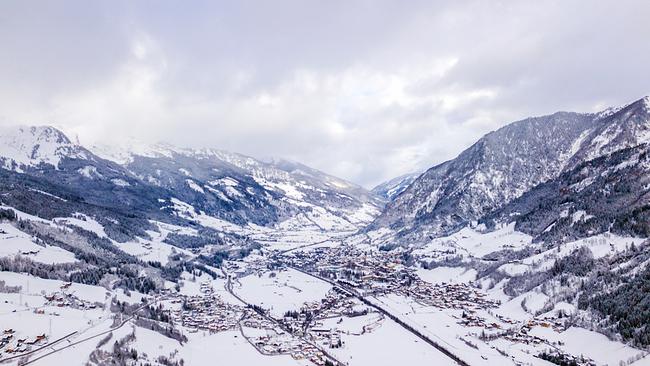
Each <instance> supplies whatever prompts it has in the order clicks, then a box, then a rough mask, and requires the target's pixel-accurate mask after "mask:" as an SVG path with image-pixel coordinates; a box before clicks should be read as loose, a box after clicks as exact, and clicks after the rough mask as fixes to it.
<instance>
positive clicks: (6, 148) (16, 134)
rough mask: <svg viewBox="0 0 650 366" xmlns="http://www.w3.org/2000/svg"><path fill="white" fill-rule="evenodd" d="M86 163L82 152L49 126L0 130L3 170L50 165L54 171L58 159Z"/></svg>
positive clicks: (0, 152) (4, 128) (18, 169)
mask: <svg viewBox="0 0 650 366" xmlns="http://www.w3.org/2000/svg"><path fill="white" fill-rule="evenodd" d="M66 157H70V158H81V159H87V158H88V156H87V155H86V154H85V152H84V149H82V148H81V147H80V146H78V145H76V144H74V143H72V142H71V141H70V139H68V137H67V136H65V135H64V134H63V133H62V132H61V131H59V130H57V129H56V128H53V127H49V126H31V127H28V126H19V127H2V128H0V162H1V163H2V166H3V167H4V168H5V169H11V170H17V171H22V170H24V169H25V168H27V167H37V166H39V165H40V164H49V165H52V166H53V167H55V168H57V167H58V165H59V162H60V161H61V159H63V158H66Z"/></svg>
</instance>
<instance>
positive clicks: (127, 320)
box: [0, 297, 160, 365]
mask: <svg viewBox="0 0 650 366" xmlns="http://www.w3.org/2000/svg"><path fill="white" fill-rule="evenodd" d="M153 300H154V301H153V302H151V303H146V304H143V305H141V306H139V307H138V308H136V310H135V311H134V312H133V315H131V316H130V317H128V318H126V319H124V320H122V322H121V323H120V324H118V325H117V326H115V327H112V328H110V329H108V330H105V331H103V332H99V333H97V334H95V335H92V336H88V337H86V338H83V339H80V340H78V341H75V342H72V343H69V344H67V345H65V346H63V347H61V348H57V349H54V348H53V349H52V351H50V352H48V353H45V354H43V355H40V356H38V357H36V358H33V359H30V360H29V361H27V362H24V363H23V365H29V364H32V363H34V362H36V361H38V360H41V359H43V358H45V357H47V356H50V355H53V354H55V353H57V352H60V351H63V350H64V349H67V348H70V347H73V346H76V345H78V344H80V343H83V342H87V341H89V340H91V339H95V338H97V337H101V336H103V335H106V334H108V333H110V332H112V331H114V330H117V329H120V328H122V327H123V326H124V325H125V324H127V323H128V322H129V321H131V320H132V319H133V318H135V317H136V315H135V314H136V313H137V312H138V311H140V310H142V309H144V308H145V307H146V306H149V305H154V304H156V303H157V302H158V301H159V300H160V298H158V297H155V298H154V299H153ZM78 334H79V332H77V331H75V332H72V333H70V334H68V335H66V336H64V337H61V338H59V339H57V340H56V341H54V342H52V343H48V344H46V345H44V346H42V347H40V348H37V349H35V350H32V351H29V352H26V353H23V354H21V355H17V356H13V357H8V358H5V359H2V360H0V363H6V362H9V361H12V360H14V361H15V360H16V359H22V358H23V357H26V356H31V355H34V354H36V353H38V352H41V351H44V350H46V349H48V348H50V347H52V346H54V345H55V344H56V343H60V342H61V341H63V340H65V339H69V338H71V337H73V336H75V335H78Z"/></svg>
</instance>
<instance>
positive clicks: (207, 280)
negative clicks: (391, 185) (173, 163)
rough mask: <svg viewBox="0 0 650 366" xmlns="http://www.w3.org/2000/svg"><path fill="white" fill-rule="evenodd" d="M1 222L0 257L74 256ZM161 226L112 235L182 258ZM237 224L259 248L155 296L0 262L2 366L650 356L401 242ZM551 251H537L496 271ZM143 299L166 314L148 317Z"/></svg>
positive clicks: (618, 243) (537, 299)
mask: <svg viewBox="0 0 650 366" xmlns="http://www.w3.org/2000/svg"><path fill="white" fill-rule="evenodd" d="M85 223H86V224H88V221H85ZM90 223H91V224H93V225H94V223H92V222H90ZM49 224H50V225H63V223H62V222H58V223H57V222H51V223H49ZM1 225H2V229H3V233H4V234H0V255H18V256H27V257H31V258H32V259H33V260H35V261H39V260H42V261H58V262H60V263H65V262H73V261H74V260H75V259H74V256H71V253H68V252H66V251H65V250H64V249H62V248H59V247H49V246H45V247H43V246H38V245H36V244H34V243H33V241H32V238H30V237H29V235H26V234H25V233H22V232H21V231H20V230H18V229H17V228H15V227H14V226H11V225H9V224H1ZM93 225H91V226H89V227H91V228H92V230H96V231H97V232H98V233H101V227H96V226H93ZM159 228H160V230H159V232H158V233H156V235H152V237H151V239H148V240H139V241H134V242H128V243H123V244H117V245H118V246H119V247H120V248H122V249H123V250H125V251H126V252H128V253H131V254H133V255H136V256H139V257H141V258H145V259H147V260H153V259H157V260H159V261H160V262H162V263H163V264H164V263H165V262H166V260H167V257H168V256H169V255H170V254H171V253H177V252H187V254H188V255H190V254H191V252H189V251H185V250H183V249H179V248H174V247H172V246H170V245H169V244H167V243H164V242H163V237H164V236H165V235H166V233H169V232H177V231H178V230H184V229H182V228H179V227H173V226H170V225H164V224H159ZM232 230H239V229H237V228H232ZM246 230H248V232H247V233H246V234H247V235H250V236H251V237H254V238H255V239H256V240H258V241H259V242H261V243H263V246H262V248H261V249H259V250H256V251H254V252H253V253H251V254H250V255H249V256H247V257H245V258H244V259H242V260H227V261H225V262H224V263H223V265H222V267H221V268H212V270H213V271H214V273H215V274H216V275H215V276H211V275H209V274H208V273H206V272H201V271H198V272H196V271H195V272H193V273H189V272H184V273H182V274H181V278H182V280H181V281H180V283H179V285H180V286H178V287H177V289H175V287H176V286H175V284H174V283H169V284H168V289H167V290H166V291H164V292H163V293H161V294H159V295H156V296H147V295H143V294H139V293H137V292H135V291H130V292H124V291H122V290H107V289H106V288H105V287H100V286H89V285H80V284H77V283H67V282H63V281H58V280H49V279H43V278H38V277H35V276H32V275H28V274H20V273H14V272H6V271H5V272H0V281H2V283H1V288H0V328H1V329H0V332H2V335H1V336H2V337H3V338H0V339H1V340H2V341H1V342H0V350H1V353H0V364H21V365H27V364H33V365H86V364H90V365H95V364H97V365H101V364H105V363H110V361H111V360H115V359H116V357H121V359H123V360H127V361H128V362H127V364H128V363H132V364H145V363H151V364H167V365H174V364H180V362H181V360H182V361H183V362H184V364H185V365H206V364H223V365H242V366H243V365H253V364H255V365H325V364H330V363H333V364H337V363H338V364H341V365H351V366H355V365H357V366H363V365H387V366H388V365H396V364H400V363H403V364H406V365H456V364H462V365H508V364H513V365H550V364H551V363H549V362H548V361H546V360H544V359H542V358H540V355H541V354H542V353H549V354H554V355H561V357H565V358H566V359H567V360H568V359H571V360H574V361H575V362H576V363H577V364H582V365H590V364H594V365H615V364H621V363H623V364H631V365H637V366H642V365H650V357H646V355H647V353H646V352H644V351H642V350H639V349H636V348H632V347H630V346H627V345H625V344H623V343H621V342H618V341H615V340H610V339H608V338H607V337H605V336H604V335H602V334H599V333H597V332H594V331H591V330H588V329H585V328H580V327H579V326H577V325H571V324H569V323H567V322H566V321H565V320H566V314H570V313H575V312H576V311H577V310H576V309H575V307H574V306H573V305H571V304H568V303H557V304H554V305H553V306H550V307H549V302H548V300H549V299H548V296H547V295H546V294H544V293H543V292H542V291H538V290H532V291H530V292H527V293H525V294H523V295H521V296H517V297H514V298H511V297H509V296H507V295H506V294H505V293H504V292H503V284H502V283H491V284H488V283H487V282H486V281H485V280H482V279H479V278H477V275H478V273H477V271H476V270H475V269H472V268H469V267H465V266H462V265H460V266H458V265H455V266H445V265H438V266H435V267H434V268H432V269H424V268H419V269H416V267H417V266H407V265H405V258H404V257H403V252H401V251H391V252H383V251H379V250H377V249H376V246H373V245H368V242H367V238H365V237H362V236H355V235H354V232H353V231H352V230H336V229H333V230H324V229H322V228H318V227H315V226H313V225H312V226H309V225H306V226H304V225H301V224H300V223H297V222H294V223H291V222H288V223H285V226H284V227H279V228H276V229H266V228H259V227H257V228H256V227H248V228H246ZM468 230H469V229H468ZM634 240H635V239H631V238H617V237H613V236H608V237H602V238H595V239H592V240H585V241H579V242H576V243H573V244H570V245H568V246H566V247H565V248H569V247H571V246H573V247H579V246H588V247H591V248H592V249H593V252H594V253H595V254H596V255H607V253H608V252H609V251H616V250H617V248H619V247H621V248H622V247H624V246H625V245H626V244H629V242H634ZM528 244H530V239H529V238H528V237H526V236H525V235H523V234H521V233H517V232H514V231H513V229H512V228H508V227H504V228H503V229H501V230H500V231H499V230H497V231H496V232H493V233H489V234H482V233H478V232H473V231H463V232H461V233H459V234H458V235H456V236H454V237H450V238H442V239H439V240H437V241H436V243H433V244H432V245H431V246H426V247H422V248H419V249H417V250H415V251H414V252H413V255H415V256H416V257H417V260H418V261H421V260H425V259H432V258H436V256H438V255H439V254H440V252H441V251H442V250H448V249H450V248H452V249H454V250H460V251H463V252H464V253H466V255H467V257H468V258H471V257H479V256H482V255H484V254H486V253H490V252H492V251H495V250H499V249H500V248H502V247H504V246H509V247H515V246H526V245H528ZM445 248H446V249H445ZM566 250H567V251H568V250H569V249H566ZM33 251H37V253H34V252H33ZM46 252H47V254H48V255H47V256H42V253H46ZM553 255H558V256H559V255H561V253H559V254H557V253H555V254H553ZM551 260H552V258H551V253H540V254H538V257H537V258H532V259H526V260H522V261H519V262H516V263H515V262H513V263H511V264H509V265H508V266H506V267H504V268H502V269H501V270H502V271H504V272H516V271H521V270H523V269H522V268H523V267H524V266H525V267H526V270H528V269H529V268H528V267H531V266H534V267H535V268H539V267H543V266H546V265H547V264H545V261H551ZM116 304H122V305H121V306H122V307H123V308H122V309H120V307H119V305H116ZM124 304H126V307H125V305H124ZM129 304H131V305H129ZM149 308H153V309H159V310H156V311H158V314H165V317H164V318H160V319H151V317H147V316H145V314H146V311H147V309H149ZM136 360H137V361H136Z"/></svg>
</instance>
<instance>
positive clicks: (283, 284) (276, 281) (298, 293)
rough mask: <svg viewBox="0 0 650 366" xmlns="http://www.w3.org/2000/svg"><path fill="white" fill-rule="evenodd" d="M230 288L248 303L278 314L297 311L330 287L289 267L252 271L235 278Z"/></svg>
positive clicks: (319, 297)
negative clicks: (249, 273)
mask: <svg viewBox="0 0 650 366" xmlns="http://www.w3.org/2000/svg"><path fill="white" fill-rule="evenodd" d="M239 283H240V284H241V286H239V287H235V288H234V291H235V292H236V293H237V294H238V295H240V296H241V297H242V298H244V299H245V300H247V301H248V302H250V303H253V304H257V305H260V306H261V307H263V308H265V309H269V310H271V313H272V314H273V315H275V316H278V317H281V316H282V315H283V314H284V313H285V312H287V311H289V310H296V311H299V310H300V308H301V307H302V305H303V304H304V303H306V302H310V301H320V300H321V299H322V298H324V297H325V295H326V294H327V292H328V291H329V290H330V289H331V288H332V286H331V285H330V284H328V283H326V282H323V281H320V280H317V279H314V278H313V277H310V276H307V275H306V274H303V273H301V272H298V271H295V270H293V269H288V270H284V271H274V272H264V273H263V274H262V275H261V276H258V275H257V274H252V275H249V276H246V277H244V278H241V279H239Z"/></svg>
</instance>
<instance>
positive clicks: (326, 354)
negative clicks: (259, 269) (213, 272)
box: [224, 271, 345, 365]
mask: <svg viewBox="0 0 650 366" xmlns="http://www.w3.org/2000/svg"><path fill="white" fill-rule="evenodd" d="M224 273H225V271H224ZM226 276H227V278H228V280H227V281H226V284H225V288H226V291H228V293H230V294H231V295H232V296H233V297H234V298H236V299H237V300H239V301H240V302H241V303H243V304H245V305H246V306H249V307H250V306H252V305H253V304H249V303H248V302H247V301H246V300H244V299H243V298H241V297H240V296H239V295H237V294H236V293H235V292H234V291H233V290H232V280H231V278H232V276H230V275H228V274H227V273H226ZM258 314H260V316H262V317H264V319H266V320H268V321H270V322H272V323H274V324H275V325H277V326H279V327H280V328H281V329H283V330H284V331H285V332H287V333H289V334H292V335H293V336H294V337H297V338H299V339H300V340H302V341H303V342H305V343H307V344H310V345H311V346H313V347H316V348H317V349H318V350H319V351H321V352H323V354H324V355H325V356H327V357H328V358H329V359H330V360H332V361H334V362H335V364H337V365H345V363H343V362H341V361H340V360H338V359H337V358H336V357H335V356H334V355H332V354H331V353H329V352H327V350H325V349H324V348H323V347H321V346H320V345H318V344H317V343H315V342H312V341H311V340H309V339H307V338H305V337H299V336H296V335H295V334H293V333H292V332H291V331H290V330H289V329H287V328H286V327H285V326H284V324H283V323H282V322H280V321H278V320H277V319H275V318H273V317H272V316H270V315H267V314H266V313H262V312H258Z"/></svg>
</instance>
